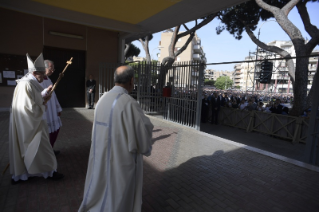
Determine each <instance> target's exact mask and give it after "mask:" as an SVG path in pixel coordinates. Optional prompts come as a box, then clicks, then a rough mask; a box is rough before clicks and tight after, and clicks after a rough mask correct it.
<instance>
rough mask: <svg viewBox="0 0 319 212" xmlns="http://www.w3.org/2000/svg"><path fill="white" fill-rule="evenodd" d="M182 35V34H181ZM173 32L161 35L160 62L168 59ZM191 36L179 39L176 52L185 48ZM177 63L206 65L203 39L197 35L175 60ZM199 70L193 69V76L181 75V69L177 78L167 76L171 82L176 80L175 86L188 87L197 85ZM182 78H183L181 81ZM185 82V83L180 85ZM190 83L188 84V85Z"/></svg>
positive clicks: (176, 74)
mask: <svg viewBox="0 0 319 212" xmlns="http://www.w3.org/2000/svg"><path fill="white" fill-rule="evenodd" d="M180 33H182V32H180ZM172 35H173V32H172V31H165V32H163V33H162V34H161V41H160V42H159V50H160V54H158V55H157V56H158V61H160V62H162V60H163V59H164V58H165V57H168V56H169V54H168V47H169V45H170V44H171V39H172ZM188 38H189V35H187V36H184V37H182V38H179V39H178V40H177V42H176V45H175V51H178V50H179V49H180V48H182V47H183V46H184V44H185V43H186V41H187V40H188ZM175 62H176V63H179V62H195V63H196V62H198V63H199V62H203V63H206V62H207V60H206V57H205V53H204V49H203V47H202V46H201V39H200V38H199V37H198V36H197V34H195V36H194V38H193V40H192V41H191V42H190V43H189V44H188V46H187V47H186V49H185V50H184V51H183V52H182V53H181V54H180V55H178V56H177V57H176V58H175ZM198 71H199V70H197V69H196V68H194V69H192V73H191V75H184V76H181V75H182V74H181V73H179V69H178V70H176V72H175V76H167V78H169V79H167V81H169V82H171V83H172V81H173V80H174V79H175V82H174V86H175V87H187V86H189V85H195V84H197V83H198V80H199V78H198V77H199V72H198ZM181 78H183V79H182V80H181ZM180 82H185V83H180ZM186 82H188V83H186Z"/></svg>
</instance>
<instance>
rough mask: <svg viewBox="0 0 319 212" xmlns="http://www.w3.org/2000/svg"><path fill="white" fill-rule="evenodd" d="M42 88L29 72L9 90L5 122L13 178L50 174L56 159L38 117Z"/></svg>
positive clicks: (25, 178) (43, 108)
mask: <svg viewBox="0 0 319 212" xmlns="http://www.w3.org/2000/svg"><path fill="white" fill-rule="evenodd" d="M42 90H43V88H42V87H41V85H40V84H39V83H38V81H36V79H35V78H34V77H33V76H32V75H31V74H30V75H28V77H24V78H23V79H21V80H19V82H18V84H17V86H16V88H15V90H14V94H13V100H12V110H11V114H10V125H9V157H10V173H11V174H12V175H13V179H15V180H19V179H22V180H27V179H28V176H30V175H37V176H44V177H48V176H52V173H53V171H54V170H56V169H57V161H56V157H55V155H54V152H53V149H52V147H51V144H50V141H49V134H48V127H47V124H46V121H45V120H43V119H42V116H43V113H44V110H45V106H44V105H43V98H42V96H41V91H42Z"/></svg>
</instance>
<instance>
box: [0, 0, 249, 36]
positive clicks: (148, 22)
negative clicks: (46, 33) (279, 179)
mask: <svg viewBox="0 0 319 212" xmlns="http://www.w3.org/2000/svg"><path fill="white" fill-rule="evenodd" d="M244 1H245V0H223V1H220V0H112V1H111V0H0V7H3V8H7V9H11V10H15V11H20V12H24V13H28V14H33V15H37V16H42V17H46V18H52V19H57V20H61V21H67V22H71V23H78V24H83V25H87V26H92V27H98V28H104V29H109V30H114V31H118V32H122V33H124V34H127V35H128V37H131V39H134V38H137V37H139V36H141V35H145V34H149V33H155V32H159V31H162V30H165V29H168V28H172V27H175V26H176V25H179V24H182V23H186V22H188V21H191V20H194V19H197V18H201V17H204V16H207V15H208V14H211V13H213V12H217V11H220V10H222V9H225V8H227V7H230V6H233V5H236V4H239V3H242V2H244Z"/></svg>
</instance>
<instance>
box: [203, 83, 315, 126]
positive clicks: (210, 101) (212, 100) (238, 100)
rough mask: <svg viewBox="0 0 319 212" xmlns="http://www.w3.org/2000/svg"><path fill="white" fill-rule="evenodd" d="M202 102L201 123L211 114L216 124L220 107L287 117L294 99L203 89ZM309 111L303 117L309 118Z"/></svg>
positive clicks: (286, 95)
mask: <svg viewBox="0 0 319 212" xmlns="http://www.w3.org/2000/svg"><path fill="white" fill-rule="evenodd" d="M202 98H203V100H202V114H201V115H202V122H204V123H205V122H207V121H208V120H207V119H208V118H207V117H208V114H210V111H212V112H211V117H212V120H211V121H212V123H215V124H217V122H218V112H219V110H220V107H228V108H234V109H239V110H247V111H254V110H256V111H261V112H266V113H276V114H281V115H288V114H289V110H290V109H291V107H292V104H293V101H294V97H293V95H292V94H279V93H274V94H269V93H257V94H253V93H248V92H246V93H244V92H238V91H224V90H217V89H204V91H203V97H202ZM310 113H311V109H310V108H308V109H306V110H305V111H304V113H303V115H302V116H303V117H309V115H310Z"/></svg>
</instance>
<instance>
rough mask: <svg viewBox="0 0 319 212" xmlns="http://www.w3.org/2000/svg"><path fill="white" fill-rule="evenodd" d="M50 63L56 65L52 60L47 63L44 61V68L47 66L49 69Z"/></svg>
mask: <svg viewBox="0 0 319 212" xmlns="http://www.w3.org/2000/svg"><path fill="white" fill-rule="evenodd" d="M49 63H52V64H53V65H54V62H53V61H52V60H45V61H44V66H45V67H46V68H49Z"/></svg>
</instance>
